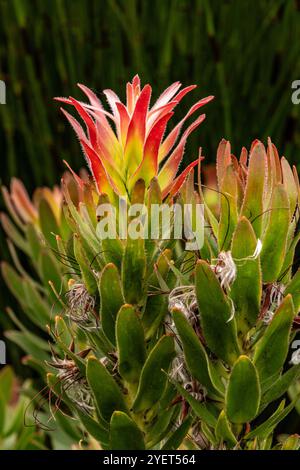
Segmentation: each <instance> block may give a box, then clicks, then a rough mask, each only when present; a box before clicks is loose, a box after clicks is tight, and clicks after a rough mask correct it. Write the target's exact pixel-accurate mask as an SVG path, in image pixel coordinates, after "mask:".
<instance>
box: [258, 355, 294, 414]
mask: <svg viewBox="0 0 300 470" xmlns="http://www.w3.org/2000/svg"><path fill="white" fill-rule="evenodd" d="M299 377H300V364H299V365H296V366H293V367H291V368H290V369H289V370H288V371H287V372H285V373H284V374H283V375H282V376H281V377H279V379H277V380H276V381H275V382H274V384H272V386H271V387H270V388H269V390H268V391H267V392H266V393H265V394H264V395H263V397H262V405H264V406H266V405H268V404H269V403H271V402H272V401H275V400H278V398H280V397H282V396H283V395H284V394H285V393H286V392H287V390H288V388H289V387H290V385H291V384H292V383H293V382H295V381H296V380H297V379H298V378H299Z"/></svg>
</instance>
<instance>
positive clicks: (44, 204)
mask: <svg viewBox="0 0 300 470" xmlns="http://www.w3.org/2000/svg"><path fill="white" fill-rule="evenodd" d="M39 222H40V227H41V230H42V233H43V235H44V237H45V240H46V241H47V243H49V246H51V248H53V249H54V250H56V239H55V235H60V234H61V233H60V228H59V225H58V222H57V220H56V217H55V215H54V213H53V211H52V208H51V206H50V204H49V202H48V201H47V200H46V199H45V198H42V199H41V200H40V203H39Z"/></svg>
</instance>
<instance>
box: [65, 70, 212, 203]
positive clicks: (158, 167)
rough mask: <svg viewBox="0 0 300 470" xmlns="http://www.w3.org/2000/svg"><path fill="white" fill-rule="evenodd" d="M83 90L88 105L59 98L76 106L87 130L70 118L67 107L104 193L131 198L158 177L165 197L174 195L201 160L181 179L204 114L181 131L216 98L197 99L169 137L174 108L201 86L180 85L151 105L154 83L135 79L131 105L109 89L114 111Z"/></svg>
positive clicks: (129, 90)
mask: <svg viewBox="0 0 300 470" xmlns="http://www.w3.org/2000/svg"><path fill="white" fill-rule="evenodd" d="M78 86H79V88H80V89H81V90H82V91H83V92H84V93H85V95H86V96H87V98H88V100H89V103H88V104H87V103H82V102H81V101H78V100H76V99H74V98H72V97H69V98H56V99H57V100H59V101H62V102H63V103H66V104H70V105H72V106H74V108H75V109H76V111H77V112H78V114H79V116H80V117H81V119H82V120H83V121H84V123H85V130H84V129H83V128H82V126H81V125H80V124H79V122H78V121H77V120H76V119H75V118H74V117H73V116H71V114H69V113H68V112H67V111H66V110H64V109H62V111H63V113H64V114H65V116H66V118H67V119H68V121H69V122H70V124H71V126H72V127H73V129H74V130H75V132H76V134H77V137H78V138H79V141H80V143H81V146H82V149H83V152H84V155H85V157H86V160H87V162H88V165H89V168H90V170H91V172H92V175H93V177H94V180H95V183H96V187H97V189H98V191H99V193H106V194H108V195H110V194H112V192H114V193H116V194H118V195H125V194H130V192H131V190H132V188H133V186H134V184H135V183H136V181H137V180H139V179H143V180H144V181H145V183H146V186H147V185H148V184H149V183H150V181H151V179H152V178H154V177H157V178H158V182H159V185H160V187H161V190H162V196H163V198H165V197H167V196H171V197H172V196H174V195H175V194H176V193H177V192H178V191H179V189H180V187H181V185H182V184H183V182H184V180H185V178H186V176H187V175H188V173H189V172H190V171H191V170H192V168H193V167H194V166H195V165H196V164H197V162H198V159H197V160H195V161H194V162H192V163H191V164H190V165H189V166H188V167H187V168H186V170H185V171H184V172H183V173H181V174H180V175H179V176H177V178H176V175H177V172H178V169H179V165H180V162H181V160H182V156H183V153H184V147H185V143H186V140H187V138H188V136H189V135H190V134H191V132H193V131H194V130H195V129H196V128H197V127H198V126H199V125H200V124H201V123H202V121H203V120H204V119H205V114H201V115H200V116H198V117H197V119H196V120H195V121H194V122H193V123H192V124H190V125H189V126H188V127H187V128H186V130H185V131H183V132H182V129H183V126H184V124H185V122H186V120H187V119H188V118H189V117H190V116H192V115H193V114H194V113H195V112H196V111H197V110H198V109H200V108H201V107H202V106H204V105H205V104H206V103H208V102H209V101H211V100H212V99H213V96H208V97H206V98H203V99H201V100H200V101H197V102H196V103H195V104H194V105H193V106H192V107H191V109H190V110H189V111H188V113H187V114H186V115H185V116H184V118H183V119H182V120H181V121H180V122H179V123H178V124H177V125H176V126H175V127H174V128H173V129H172V131H171V132H170V133H169V134H168V135H167V136H164V135H165V131H166V127H167V124H168V122H169V120H170V118H171V117H172V116H173V114H174V108H175V107H176V106H177V105H178V103H179V102H180V101H181V100H182V98H183V97H184V96H185V95H186V94H187V93H189V92H190V91H192V90H193V89H194V88H196V85H190V86H188V87H186V88H183V89H181V90H180V88H181V83H179V82H175V83H173V84H172V85H170V86H169V87H168V88H167V89H166V90H165V91H164V92H163V93H162V94H161V95H160V97H159V98H158V100H157V101H156V102H155V104H154V105H153V106H152V107H150V98H151V92H152V89H151V87H150V85H145V86H144V87H143V88H142V89H141V83H140V79H139V77H138V75H136V76H135V77H134V78H133V80H132V82H131V83H127V86H126V105H125V104H123V103H122V102H121V100H120V99H119V97H118V96H117V95H116V94H115V93H114V92H113V91H112V90H104V94H105V96H106V98H107V101H108V104H109V106H110V111H109V112H108V111H106V110H105V109H104V107H103V105H102V103H101V101H100V100H99V98H98V97H97V96H96V94H95V93H94V92H93V91H92V90H90V89H89V88H87V87H86V86H84V85H80V84H79V85H78ZM111 124H112V125H111Z"/></svg>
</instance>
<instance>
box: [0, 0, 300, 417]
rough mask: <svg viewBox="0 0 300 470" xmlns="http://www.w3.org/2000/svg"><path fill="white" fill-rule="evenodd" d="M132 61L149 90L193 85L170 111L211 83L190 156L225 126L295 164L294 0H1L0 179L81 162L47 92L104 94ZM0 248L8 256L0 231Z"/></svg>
mask: <svg viewBox="0 0 300 470" xmlns="http://www.w3.org/2000/svg"><path fill="white" fill-rule="evenodd" d="M136 73H138V74H139V75H140V77H141V79H142V82H143V83H145V82H150V83H151V84H152V86H153V96H154V98H156V97H157V96H158V95H159V94H160V93H161V91H162V90H163V89H164V88H165V87H166V86H168V85H169V84H170V83H171V82H173V81H176V80H180V81H181V82H182V83H183V85H189V84H193V83H195V84H197V85H198V89H197V90H195V91H194V92H193V93H191V94H190V95H188V96H187V97H186V98H185V100H184V101H183V102H182V104H181V105H180V107H179V108H178V110H176V115H177V119H176V121H178V120H179V119H180V117H182V116H183V115H184V114H185V112H186V111H187V109H188V107H189V106H190V105H191V104H192V103H193V102H194V101H196V100H197V99H199V98H200V97H204V96H206V95H209V94H213V95H215V97H216V99H215V101H214V102H212V103H210V104H209V105H208V106H206V108H205V112H206V114H207V119H206V121H205V122H204V124H202V125H201V126H200V128H199V130H197V131H196V132H195V135H192V136H191V137H190V139H189V142H188V144H187V146H186V153H185V163H188V162H190V161H192V160H193V159H194V158H195V156H196V155H197V150H198V147H199V146H200V145H201V146H202V147H203V153H204V155H205V156H206V157H207V161H209V162H213V161H214V160H215V152H216V148H217V145H218V142H219V140H220V139H221V138H222V137H225V138H227V139H230V140H231V142H232V147H233V151H234V153H236V154H238V153H239V151H240V149H241V147H242V146H243V145H245V146H247V147H249V146H250V144H251V141H252V140H253V139H255V138H259V139H261V140H263V141H266V138H267V137H268V136H271V137H272V139H273V141H274V143H275V144H276V145H277V146H278V148H279V151H280V153H281V154H284V155H285V156H286V157H287V158H288V159H289V160H290V161H291V162H293V163H296V164H297V165H298V163H299V165H298V168H299V169H300V162H299V155H300V126H299V118H300V105H298V106H297V105H294V104H293V103H292V101H291V95H292V89H291V86H292V82H293V81H294V80H297V79H298V80H300V1H299V0H88V1H85V0H0V80H3V81H4V82H5V84H6V101H7V103H6V105H0V139H1V173H0V174H1V181H2V183H5V184H6V185H7V184H9V180H10V178H11V176H13V175H14V176H18V177H19V178H21V179H22V180H23V181H24V183H25V185H26V186H27V188H28V189H29V191H30V192H31V191H32V190H33V189H34V188H35V187H36V186H37V185H53V184H55V183H58V182H59V180H60V176H61V173H62V171H63V170H64V165H63V164H62V160H63V159H66V160H67V161H68V162H69V163H70V164H71V166H72V167H73V168H74V169H75V170H78V169H79V168H80V167H81V166H83V165H84V160H83V156H82V154H81V151H80V148H79V145H78V142H77V139H76V138H75V136H74V133H73V131H72V129H71V128H70V126H69V125H68V124H67V123H66V121H65V119H64V118H63V116H62V115H61V113H60V111H59V105H58V104H57V103H55V102H54V101H53V97H54V96H68V95H73V96H75V97H77V98H81V96H82V95H81V93H80V90H79V89H77V86H76V83H77V82H82V83H84V84H86V85H87V86H89V87H91V88H92V89H93V90H94V91H97V92H99V96H100V98H101V90H102V89H104V88H112V89H113V90H115V91H116V92H117V93H118V94H119V95H120V97H121V98H124V92H125V83H126V81H128V80H130V79H131V78H132V77H133V75H135V74H136ZM174 120H175V119H174ZM0 208H1V209H3V203H2V201H1V200H0ZM0 253H1V255H0V258H1V259H3V258H4V259H5V258H7V257H8V254H7V248H6V243H5V238H4V235H3V232H2V231H0ZM0 292H2V293H3V292H4V295H2V296H1V294H0V330H1V325H2V327H4V328H7V327H8V320H7V317H6V315H5V314H4V307H5V305H7V304H14V302H13V300H12V299H9V298H8V293H7V289H6V288H5V287H4V286H3V284H1V280H0ZM15 308H16V306H15ZM1 337H2V334H1V331H0V338H1ZM8 348H9V351H8V352H9V361H13V362H14V363H15V367H16V369H17V371H18V372H19V373H21V374H24V375H27V374H28V373H29V371H28V370H27V371H24V369H23V370H22V367H21V366H20V365H18V364H19V360H18V359H19V356H20V351H18V350H17V348H16V347H15V346H11V345H9V344H8ZM298 420H299V418H298V417H297V418H296V423H298Z"/></svg>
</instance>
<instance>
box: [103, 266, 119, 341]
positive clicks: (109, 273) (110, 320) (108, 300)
mask: <svg viewBox="0 0 300 470" xmlns="http://www.w3.org/2000/svg"><path fill="white" fill-rule="evenodd" d="M99 294H100V302H101V307H100V317H101V325H102V328H103V331H104V333H105V335H106V336H107V338H108V339H109V340H110V341H111V343H112V344H113V345H115V344H116V337H115V324H116V318H117V314H118V311H119V310H120V308H121V307H122V305H123V304H124V298H123V294H122V287H121V280H120V276H119V273H118V269H117V267H116V266H115V265H114V264H112V263H109V264H107V265H106V266H105V267H104V269H103V271H102V273H101V275H100V280H99Z"/></svg>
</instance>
